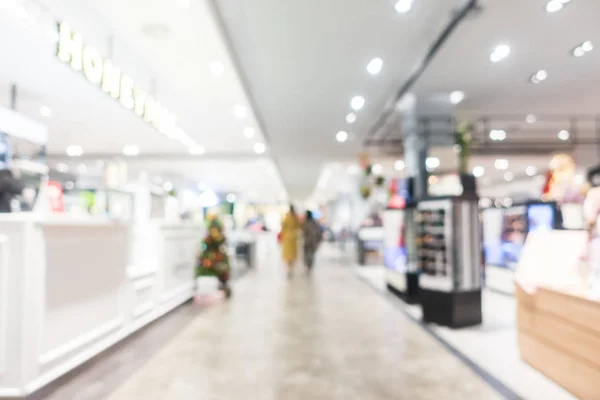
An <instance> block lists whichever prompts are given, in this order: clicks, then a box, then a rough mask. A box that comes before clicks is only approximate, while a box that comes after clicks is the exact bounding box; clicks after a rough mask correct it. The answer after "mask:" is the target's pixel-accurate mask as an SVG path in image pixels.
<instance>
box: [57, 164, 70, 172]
mask: <svg viewBox="0 0 600 400" xmlns="http://www.w3.org/2000/svg"><path fill="white" fill-rule="evenodd" d="M56 170H57V171H58V172H61V173H63V174H66V173H67V172H69V166H68V165H67V164H63V163H60V164H56Z"/></svg>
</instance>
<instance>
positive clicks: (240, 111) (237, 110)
mask: <svg viewBox="0 0 600 400" xmlns="http://www.w3.org/2000/svg"><path fill="white" fill-rule="evenodd" d="M233 114H235V116H236V117H238V118H245V117H246V115H247V111H246V107H244V106H243V105H241V104H237V105H236V106H235V107H233Z"/></svg>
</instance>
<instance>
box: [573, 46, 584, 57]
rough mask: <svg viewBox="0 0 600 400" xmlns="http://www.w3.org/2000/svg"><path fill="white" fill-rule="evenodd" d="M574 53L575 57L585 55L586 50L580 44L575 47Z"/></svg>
mask: <svg viewBox="0 0 600 400" xmlns="http://www.w3.org/2000/svg"><path fill="white" fill-rule="evenodd" d="M573 55H574V56H575V57H583V56H584V55H585V50H584V49H583V48H582V47H580V46H578V47H575V48H574V49H573Z"/></svg>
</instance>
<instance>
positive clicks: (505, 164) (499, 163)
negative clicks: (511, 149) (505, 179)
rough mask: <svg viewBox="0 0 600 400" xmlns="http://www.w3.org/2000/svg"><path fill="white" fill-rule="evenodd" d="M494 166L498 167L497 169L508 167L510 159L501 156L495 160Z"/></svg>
mask: <svg viewBox="0 0 600 400" xmlns="http://www.w3.org/2000/svg"><path fill="white" fill-rule="evenodd" d="M494 167H496V169H499V170H504V169H508V160H506V159H504V158H499V159H497V160H496V161H494Z"/></svg>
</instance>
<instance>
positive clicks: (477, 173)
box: [473, 166, 485, 178]
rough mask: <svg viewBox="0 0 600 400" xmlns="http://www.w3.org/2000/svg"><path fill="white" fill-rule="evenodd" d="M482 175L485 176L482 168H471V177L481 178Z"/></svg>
mask: <svg viewBox="0 0 600 400" xmlns="http://www.w3.org/2000/svg"><path fill="white" fill-rule="evenodd" d="M484 174H485V168H483V167H481V166H477V167H475V168H473V175H474V176H475V177H476V178H481V177H482V176H483V175H484Z"/></svg>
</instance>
